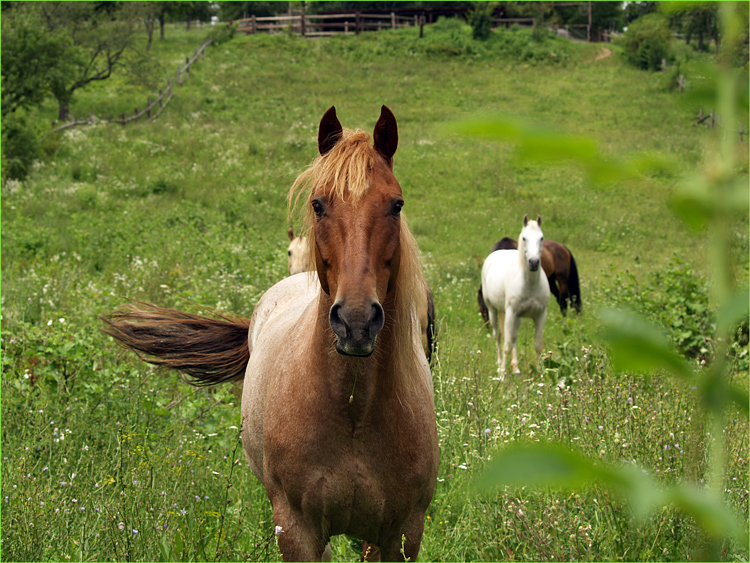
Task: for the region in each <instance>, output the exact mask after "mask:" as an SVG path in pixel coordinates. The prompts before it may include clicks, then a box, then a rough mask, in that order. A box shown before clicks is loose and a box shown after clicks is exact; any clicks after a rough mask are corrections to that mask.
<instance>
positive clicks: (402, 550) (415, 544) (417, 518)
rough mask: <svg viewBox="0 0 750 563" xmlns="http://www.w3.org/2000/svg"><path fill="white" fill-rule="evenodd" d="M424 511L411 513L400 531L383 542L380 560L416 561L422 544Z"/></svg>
mask: <svg viewBox="0 0 750 563" xmlns="http://www.w3.org/2000/svg"><path fill="white" fill-rule="evenodd" d="M423 531H424V512H422V513H419V514H415V515H412V517H410V518H409V520H408V521H407V522H406V523H405V524H404V526H403V529H402V533H401V534H399V535H397V536H395V537H392V538H390V539H389V540H388V541H385V542H383V545H381V546H380V559H379V560H380V561H416V560H417V555H418V554H419V548H420V546H421V545H422V532H423Z"/></svg>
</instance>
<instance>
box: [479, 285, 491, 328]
mask: <svg viewBox="0 0 750 563" xmlns="http://www.w3.org/2000/svg"><path fill="white" fill-rule="evenodd" d="M477 303H479V312H480V313H482V318H483V319H484V323H485V324H487V323H489V322H490V312H489V310H487V304H486V303H485V302H484V295H482V286H481V284H480V286H479V291H478V292H477Z"/></svg>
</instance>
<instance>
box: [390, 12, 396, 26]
mask: <svg viewBox="0 0 750 563" xmlns="http://www.w3.org/2000/svg"><path fill="white" fill-rule="evenodd" d="M391 29H396V12H391Z"/></svg>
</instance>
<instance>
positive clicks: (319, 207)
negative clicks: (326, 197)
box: [312, 199, 325, 218]
mask: <svg viewBox="0 0 750 563" xmlns="http://www.w3.org/2000/svg"><path fill="white" fill-rule="evenodd" d="M312 208H313V212H314V213H315V216H316V217H318V218H320V217H322V216H323V213H325V209H324V207H323V204H322V203H321V202H320V200H317V199H315V200H313V202H312Z"/></svg>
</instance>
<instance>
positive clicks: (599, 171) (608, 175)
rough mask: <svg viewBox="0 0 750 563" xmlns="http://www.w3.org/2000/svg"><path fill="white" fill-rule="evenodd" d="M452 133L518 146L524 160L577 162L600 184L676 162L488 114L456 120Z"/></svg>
mask: <svg viewBox="0 0 750 563" xmlns="http://www.w3.org/2000/svg"><path fill="white" fill-rule="evenodd" d="M447 131H448V132H450V133H458V134H460V135H468V136H472V137H480V138H484V139H490V140H495V141H500V142H506V143H512V144H514V145H515V146H516V155H515V156H516V158H517V159H519V160H522V161H532V162H542V163H557V162H574V163H576V164H578V165H580V166H582V167H583V168H584V170H585V171H586V173H587V174H588V175H589V178H590V179H591V180H592V181H593V182H594V183H598V184H605V183H613V182H618V181H621V180H624V179H627V178H632V177H634V176H637V175H639V174H644V173H660V174H671V173H672V171H673V168H674V166H673V165H672V163H671V162H670V161H669V160H667V159H666V158H665V157H663V156H661V155H657V154H648V155H641V156H638V157H634V158H631V159H626V160H623V159H619V158H615V157H611V156H607V155H605V154H604V153H603V152H602V151H601V150H600V148H599V146H598V144H597V142H596V141H595V140H593V139H591V138H590V137H585V136H581V135H571V134H566V133H560V132H559V131H555V130H554V129H550V128H548V127H544V126H541V125H537V124H534V123H531V122H530V121H526V120H523V119H517V118H509V117H503V116H499V117H498V116H485V117H482V118H474V119H468V120H465V121H462V122H459V123H454V124H453V125H451V126H449V127H448V128H447Z"/></svg>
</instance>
